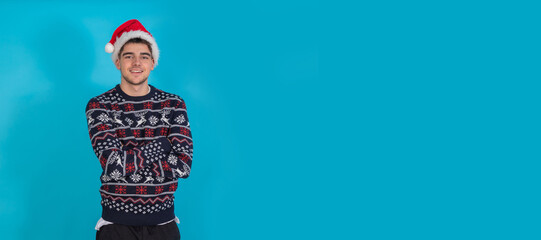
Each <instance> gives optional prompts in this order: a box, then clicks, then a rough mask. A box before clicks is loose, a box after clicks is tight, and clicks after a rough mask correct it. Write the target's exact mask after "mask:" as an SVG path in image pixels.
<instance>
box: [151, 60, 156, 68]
mask: <svg viewBox="0 0 541 240" xmlns="http://www.w3.org/2000/svg"><path fill="white" fill-rule="evenodd" d="M155 64H156V61H154V58H152V67H151V68H150V71H152V70H154V65H155Z"/></svg>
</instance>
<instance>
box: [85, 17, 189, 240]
mask: <svg viewBox="0 0 541 240" xmlns="http://www.w3.org/2000/svg"><path fill="white" fill-rule="evenodd" d="M106 51H107V52H109V53H112V56H111V57H112V59H113V62H114V63H115V65H116V67H117V68H118V69H119V70H120V74H121V82H120V84H117V85H116V86H115V87H114V88H112V89H111V90H109V91H107V92H105V93H103V94H101V95H98V96H96V97H94V98H92V99H90V101H89V102H88V104H87V106H86V117H87V121H88V130H89V135H90V141H91V143H92V147H93V149H94V152H95V154H96V156H97V157H98V159H99V162H100V164H101V167H102V169H103V172H102V173H101V178H100V179H101V183H102V185H101V188H100V193H101V198H102V201H101V205H102V218H101V219H100V220H99V221H98V223H97V225H96V230H97V233H96V239H115V240H122V239H160V240H167V239H180V232H179V229H178V227H177V223H178V222H179V220H178V218H176V216H175V213H174V206H173V204H174V196H173V193H174V192H175V191H176V189H177V186H178V179H179V178H186V177H188V175H189V174H190V169H191V164H192V156H193V144H192V138H191V131H190V124H189V123H188V116H187V113H186V105H185V103H184V101H183V99H182V98H180V97H179V96H177V95H174V94H171V93H167V92H164V91H162V90H160V89H157V88H155V87H154V86H152V85H149V84H148V76H149V74H150V71H152V70H154V67H155V66H156V65H157V64H158V58H159V50H158V45H157V44H156V41H155V40H154V38H153V37H152V35H151V34H150V33H149V32H148V31H147V30H146V29H145V28H144V27H143V25H142V24H141V23H140V22H139V21H137V20H130V21H127V22H126V23H124V24H122V25H121V26H120V27H118V28H117V29H116V31H115V32H114V34H113V37H112V39H111V41H110V42H109V43H107V45H106Z"/></svg>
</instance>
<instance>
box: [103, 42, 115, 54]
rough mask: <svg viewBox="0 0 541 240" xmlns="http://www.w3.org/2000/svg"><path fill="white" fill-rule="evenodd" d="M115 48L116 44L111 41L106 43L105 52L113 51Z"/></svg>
mask: <svg viewBox="0 0 541 240" xmlns="http://www.w3.org/2000/svg"><path fill="white" fill-rule="evenodd" d="M114 50H115V46H113V44H111V43H107V44H105V52H107V53H112V52H113V51H114Z"/></svg>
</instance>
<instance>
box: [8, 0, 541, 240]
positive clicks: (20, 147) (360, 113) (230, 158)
mask: <svg viewBox="0 0 541 240" xmlns="http://www.w3.org/2000/svg"><path fill="white" fill-rule="evenodd" d="M352 2H353V1H351V2H346V1H344V2H342V1H333V2H326V1H297V0H295V1H280V0H279V1H276V0H275V1H250V0H244V1H208V0H207V1H152V2H151V1H91V2H88V3H82V2H81V3H72V2H69V1H52V2H48V3H44V2H38V1H29V2H22V1H20V2H17V3H16V2H15V1H5V2H1V5H0V22H1V23H2V24H1V26H2V29H3V30H2V33H1V34H0V53H1V54H2V55H3V57H0V74H1V76H2V78H1V79H2V80H1V81H2V82H1V85H0V103H1V104H0V220H1V224H0V232H1V234H0V235H1V238H2V239H94V234H95V231H94V226H95V224H96V221H97V220H98V219H99V217H100V211H101V207H100V204H99V203H100V196H99V193H98V188H99V185H100V182H99V174H100V170H101V169H100V165H99V162H98V160H97V159H96V157H95V155H94V153H93V151H92V148H91V145H90V141H89V138H88V133H87V126H86V119H85V114H84V109H85V106H86V103H87V101H88V99H90V98H91V97H93V96H96V95H98V94H100V93H103V92H104V91H107V90H109V89H110V88H112V87H113V86H114V85H115V84H117V83H119V82H120V74H119V72H118V70H117V69H116V68H115V67H114V65H113V64H112V62H111V60H110V55H109V54H107V53H105V52H104V45H105V44H106V43H107V42H108V41H109V39H110V38H111V35H112V33H113V31H114V30H115V28H116V27H117V26H119V25H120V24H122V23H123V22H125V21H126V20H129V19H133V18H137V19H139V20H140V21H141V22H142V23H143V24H144V25H145V27H146V28H147V29H148V30H149V31H150V32H151V33H152V34H153V35H154V37H155V38H156V40H157V41H158V44H159V46H160V50H161V58H160V65H159V66H157V67H156V69H155V70H154V71H153V72H152V73H151V76H150V80H149V81H150V83H151V84H153V85H154V86H156V87H158V88H160V89H163V90H165V91H168V92H172V93H176V94H178V95H180V96H182V97H183V98H184V99H185V100H186V103H187V107H188V114H189V117H190V124H191V126H192V133H193V139H194V161H193V166H192V167H193V168H192V174H191V176H190V178H188V179H186V180H183V181H181V183H180V184H179V190H178V191H177V193H176V197H177V198H176V214H177V215H178V216H179V218H180V220H181V223H180V225H179V226H180V229H181V233H182V239H236V240H240V239H540V238H541V234H540V232H539V226H540V224H541V220H540V219H541V218H540V217H539V216H541V214H540V213H541V212H540V207H539V206H540V204H539V203H540V202H541V201H540V200H541V199H540V194H539V183H540V175H539V170H540V167H541V164H539V161H540V151H539V146H540V143H541V137H540V136H541V134H540V127H539V122H540V121H539V120H540V114H539V103H540V94H539V90H540V87H541V84H540V82H539V81H540V74H539V69H540V66H541V57H540V56H541V54H540V45H541V39H540V31H539V23H540V20H541V19H540V16H541V15H540V14H539V8H540V5H539V4H534V3H533V1H443V2H442V1H436V2H435V1H377V3H376V2H375V1H371V2H358V3H356V4H353V3H352Z"/></svg>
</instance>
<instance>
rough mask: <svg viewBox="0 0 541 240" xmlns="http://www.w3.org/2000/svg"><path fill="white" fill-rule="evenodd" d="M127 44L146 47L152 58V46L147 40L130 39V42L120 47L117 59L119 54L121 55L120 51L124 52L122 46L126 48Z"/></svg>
mask: <svg viewBox="0 0 541 240" xmlns="http://www.w3.org/2000/svg"><path fill="white" fill-rule="evenodd" d="M128 43H144V44H146V45H147V46H148V49H149V50H150V56H151V57H152V58H154V57H153V56H154V55H152V44H150V43H149V42H148V41H147V40H145V39H142V38H132V39H130V40H128V41H127V42H126V43H124V45H122V47H121V48H120V51H118V58H120V54H122V51H124V46H126V44H128Z"/></svg>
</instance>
